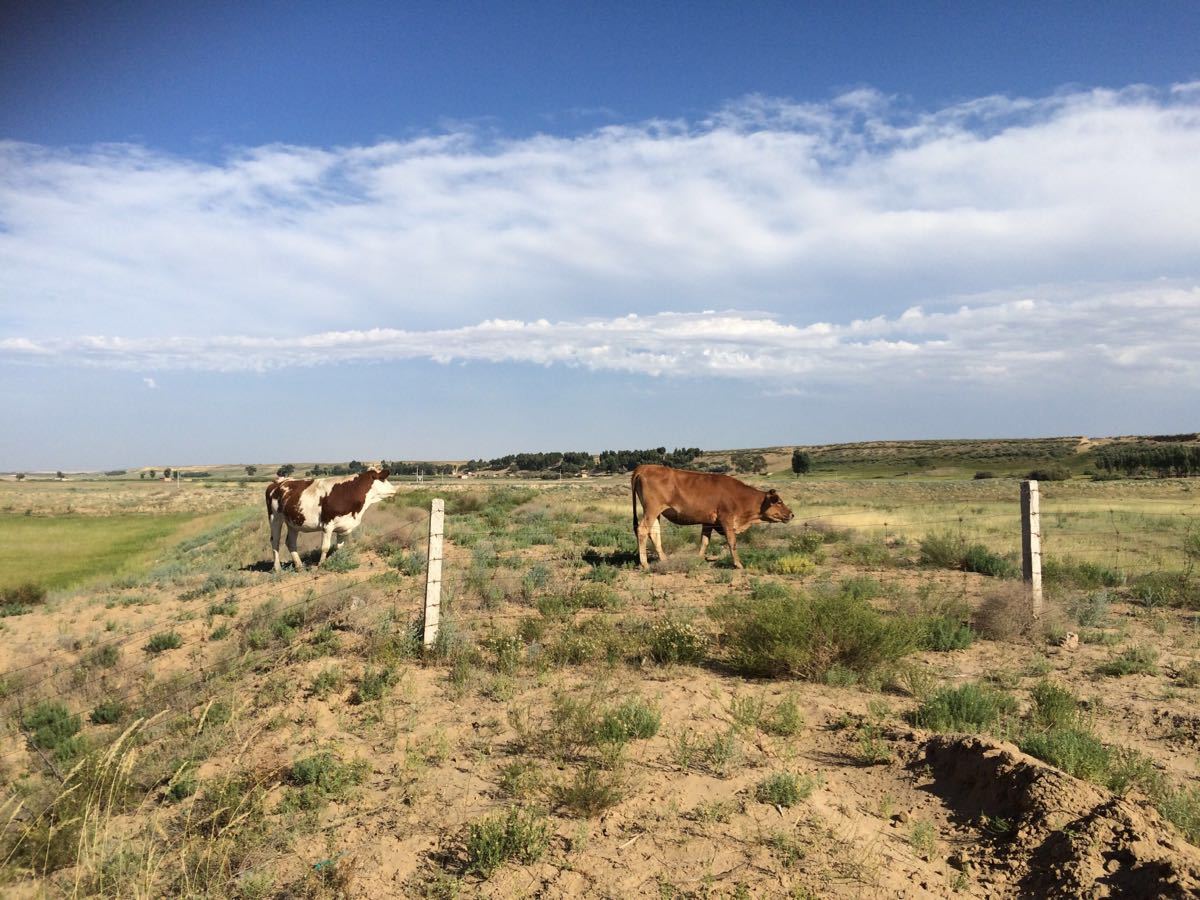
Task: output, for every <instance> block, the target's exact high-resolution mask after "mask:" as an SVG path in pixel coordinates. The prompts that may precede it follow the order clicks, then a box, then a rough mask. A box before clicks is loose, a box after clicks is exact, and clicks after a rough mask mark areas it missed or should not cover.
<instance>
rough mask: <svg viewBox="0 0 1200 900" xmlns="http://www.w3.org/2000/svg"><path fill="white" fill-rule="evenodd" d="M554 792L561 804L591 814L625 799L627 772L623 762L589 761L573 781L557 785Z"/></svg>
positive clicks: (555, 798)
mask: <svg viewBox="0 0 1200 900" xmlns="http://www.w3.org/2000/svg"><path fill="white" fill-rule="evenodd" d="M551 793H552V796H553V798H554V802H555V803H556V804H557V805H558V806H559V807H561V808H563V809H565V810H567V811H568V812H571V813H573V814H575V815H579V816H586V817H588V818H591V817H593V816H598V815H599V814H600V813H602V812H604V811H605V810H608V809H611V808H612V807H614V806H616V805H617V804H618V803H620V802H621V801H622V800H623V799H625V793H626V788H625V775H624V772H623V771H622V769H621V768H620V767H619V766H617V767H614V768H605V767H603V766H599V765H595V764H590V763H589V764H588V765H585V766H584V767H583V768H581V769H580V770H579V771H577V772H576V773H575V777H574V778H573V779H571V780H570V781H567V782H563V783H561V784H558V785H555V787H554V788H553V790H552V792H551Z"/></svg>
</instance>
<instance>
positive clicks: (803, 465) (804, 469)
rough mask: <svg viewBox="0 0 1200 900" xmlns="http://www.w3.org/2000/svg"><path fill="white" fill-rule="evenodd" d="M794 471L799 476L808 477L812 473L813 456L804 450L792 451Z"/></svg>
mask: <svg viewBox="0 0 1200 900" xmlns="http://www.w3.org/2000/svg"><path fill="white" fill-rule="evenodd" d="M792 471H793V472H795V473H796V474H797V475H807V474H808V473H809V472H810V471H812V456H810V455H809V454H808V453H805V452H804V451H803V450H799V449H797V450H793V451H792Z"/></svg>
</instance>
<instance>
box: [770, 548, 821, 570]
mask: <svg viewBox="0 0 1200 900" xmlns="http://www.w3.org/2000/svg"><path fill="white" fill-rule="evenodd" d="M816 567H817V566H816V563H815V562H813V560H812V558H811V557H809V556H806V555H805V554H803V553H787V554H784V555H783V556H780V557H779V558H778V559H776V560H774V561H773V562H772V563H770V564H769V565H768V567H767V568H768V570H769V571H771V572H774V573H775V574H776V575H807V574H808V573H809V572H811V571H812V570H813V569H815V568H816Z"/></svg>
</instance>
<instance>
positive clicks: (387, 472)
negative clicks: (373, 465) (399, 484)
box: [379, 469, 392, 481]
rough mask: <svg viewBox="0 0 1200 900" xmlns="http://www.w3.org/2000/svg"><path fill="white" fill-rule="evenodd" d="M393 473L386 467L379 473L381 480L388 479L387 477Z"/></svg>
mask: <svg viewBox="0 0 1200 900" xmlns="http://www.w3.org/2000/svg"><path fill="white" fill-rule="evenodd" d="M391 474H392V473H391V472H389V471H388V470H387V469H384V470H383V471H382V472H380V473H379V480H380V481H387V477H388V476H389V475H391Z"/></svg>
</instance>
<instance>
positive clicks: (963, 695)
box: [911, 684, 1017, 732]
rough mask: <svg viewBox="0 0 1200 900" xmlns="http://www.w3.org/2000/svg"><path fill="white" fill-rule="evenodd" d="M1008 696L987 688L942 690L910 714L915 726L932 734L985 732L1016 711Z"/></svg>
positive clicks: (967, 686)
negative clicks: (932, 732)
mask: <svg viewBox="0 0 1200 900" xmlns="http://www.w3.org/2000/svg"><path fill="white" fill-rule="evenodd" d="M1016 706H1017V703H1016V700H1015V699H1014V698H1013V696H1012V695H1011V694H1007V693H1005V692H1003V691H998V690H996V689H994V688H991V687H989V686H987V685H986V684H964V685H961V686H960V687H956V688H943V689H942V690H940V691H938V692H937V693H935V694H934V695H933V696H932V697H930V698H929V699H928V700H926V701H925V702H924V703H922V704H921V705H920V707H918V708H917V710H916V711H915V712H914V713H913V714H912V716H911V719H912V722H913V724H914V725H917V726H919V727H921V728H928V729H929V730H931V731H964V732H978V731H984V730H986V729H988V728H990V727H991V726H992V725H994V724H995V723H996V722H998V721H999V720H1000V719H1001V717H1003V716H1007V715H1009V714H1011V713H1012V712H1014V711H1015V710H1016Z"/></svg>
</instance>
